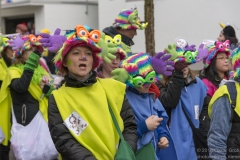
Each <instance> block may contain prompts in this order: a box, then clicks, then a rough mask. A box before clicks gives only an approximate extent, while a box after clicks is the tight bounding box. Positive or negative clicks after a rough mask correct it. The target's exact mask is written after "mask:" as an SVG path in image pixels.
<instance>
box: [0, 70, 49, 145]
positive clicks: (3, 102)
mask: <svg viewBox="0 0 240 160" xmlns="http://www.w3.org/2000/svg"><path fill="white" fill-rule="evenodd" d="M21 75H22V71H21V70H20V69H19V68H17V67H11V68H9V70H8V72H7V75H6V77H5V79H4V80H3V83H2V87H1V91H0V126H1V127H2V129H3V133H4V135H5V139H4V141H3V142H2V144H3V145H6V146H7V144H8V141H9V140H10V128H11V124H10V112H11V105H12V104H11V103H12V101H11V95H10V91H9V85H10V84H11V81H12V80H13V79H15V78H20V77H21ZM28 91H29V92H30V94H31V95H32V96H33V97H34V98H35V99H36V100H38V101H39V110H40V111H41V112H42V114H43V117H44V119H45V120H46V121H47V122H48V115H47V114H48V112H47V111H48V108H47V107H48V99H47V98H46V97H44V98H43V99H42V100H41V99H40V97H41V95H42V90H41V88H40V87H39V86H38V85H37V84H36V83H33V82H32V81H31V83H30V85H29V87H28Z"/></svg>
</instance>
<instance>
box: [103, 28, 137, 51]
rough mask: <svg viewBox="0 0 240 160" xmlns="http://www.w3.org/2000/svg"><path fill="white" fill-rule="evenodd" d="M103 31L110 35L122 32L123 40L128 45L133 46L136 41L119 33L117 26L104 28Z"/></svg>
mask: <svg viewBox="0 0 240 160" xmlns="http://www.w3.org/2000/svg"><path fill="white" fill-rule="evenodd" d="M103 32H104V33H105V34H106V35H109V36H110V37H112V38H113V37H115V36H116V35H117V34H120V35H121V36H122V42H123V43H125V44H126V45H128V46H132V45H134V42H133V40H132V39H131V38H129V37H127V36H125V35H123V34H121V33H119V32H118V31H117V30H116V29H115V28H113V27H112V26H111V27H106V28H104V29H103Z"/></svg>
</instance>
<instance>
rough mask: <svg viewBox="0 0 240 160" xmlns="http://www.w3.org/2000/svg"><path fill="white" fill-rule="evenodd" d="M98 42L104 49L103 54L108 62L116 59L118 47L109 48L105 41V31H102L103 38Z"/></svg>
mask: <svg viewBox="0 0 240 160" xmlns="http://www.w3.org/2000/svg"><path fill="white" fill-rule="evenodd" d="M97 44H98V46H99V47H100V48H101V49H102V52H101V56H102V58H103V60H104V61H105V62H106V63H111V60H113V59H116V56H114V55H113V54H115V53H116V52H117V48H111V49H109V48H108V43H106V42H105V34H104V33H101V38H100V40H99V41H98V43H97Z"/></svg>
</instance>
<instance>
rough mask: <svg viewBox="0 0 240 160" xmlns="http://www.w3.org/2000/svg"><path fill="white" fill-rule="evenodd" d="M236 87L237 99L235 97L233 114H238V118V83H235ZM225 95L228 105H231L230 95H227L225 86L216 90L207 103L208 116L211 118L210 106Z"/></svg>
mask: <svg viewBox="0 0 240 160" xmlns="http://www.w3.org/2000/svg"><path fill="white" fill-rule="evenodd" d="M235 85H236V89H237V93H238V94H237V97H236V107H235V109H234V110H235V112H236V113H237V114H238V116H240V84H239V83H235ZM224 95H227V96H228V99H229V101H230V103H232V101H231V98H230V94H229V93H228V89H227V86H226V85H223V86H221V87H220V88H218V90H217V91H216V92H215V93H214V95H213V97H212V98H211V101H210V102H209V105H208V115H209V117H210V118H211V115H212V106H213V104H214V102H215V101H216V100H217V99H218V98H220V97H222V96H224Z"/></svg>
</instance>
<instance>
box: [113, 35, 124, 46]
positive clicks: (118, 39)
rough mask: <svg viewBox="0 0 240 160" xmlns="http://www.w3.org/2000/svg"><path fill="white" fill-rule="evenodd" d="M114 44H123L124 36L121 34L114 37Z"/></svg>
mask: <svg viewBox="0 0 240 160" xmlns="http://www.w3.org/2000/svg"><path fill="white" fill-rule="evenodd" d="M114 42H115V43H116V44H121V42H122V36H121V35H120V34H118V35H116V36H115V37H114Z"/></svg>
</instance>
